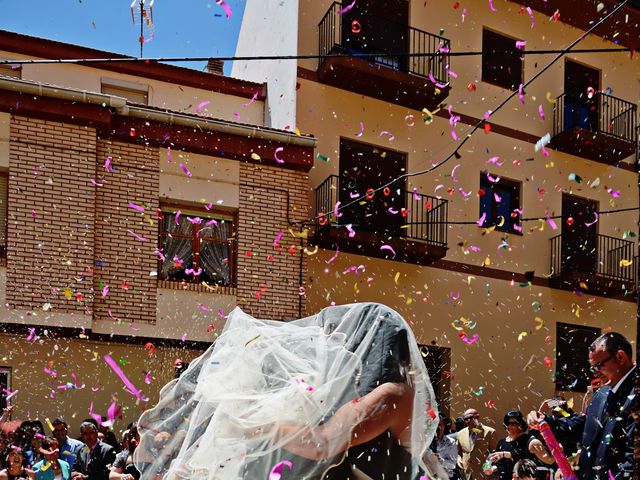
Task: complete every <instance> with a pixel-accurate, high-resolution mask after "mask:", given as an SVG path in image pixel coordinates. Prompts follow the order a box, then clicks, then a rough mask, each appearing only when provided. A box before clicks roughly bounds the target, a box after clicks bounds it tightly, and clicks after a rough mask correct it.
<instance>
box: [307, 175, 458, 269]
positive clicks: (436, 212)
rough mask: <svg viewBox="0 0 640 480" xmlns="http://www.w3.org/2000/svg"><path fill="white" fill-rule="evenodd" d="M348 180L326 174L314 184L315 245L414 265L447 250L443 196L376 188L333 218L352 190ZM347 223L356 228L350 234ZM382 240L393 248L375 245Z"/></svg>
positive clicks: (430, 260) (351, 197)
mask: <svg viewBox="0 0 640 480" xmlns="http://www.w3.org/2000/svg"><path fill="white" fill-rule="evenodd" d="M350 183H351V182H350V181H347V180H345V179H343V178H341V177H338V176H337V175H331V176H329V177H328V178H327V179H326V180H325V181H324V182H323V183H322V184H321V185H320V186H319V187H317V188H316V190H315V216H316V217H319V219H318V220H317V221H316V228H315V233H314V237H313V240H314V241H315V242H316V243H317V244H318V245H320V246H321V247H323V248H327V249H330V250H336V249H337V248H338V249H339V250H340V251H341V252H348V253H355V254H358V255H365V256H370V257H376V258H382V259H388V260H394V261H397V262H406V263H412V264H415V265H429V264H431V263H433V262H435V261H436V260H440V259H442V258H443V257H444V256H445V255H446V253H447V223H446V222H447V209H448V203H447V201H446V200H442V199H438V198H436V197H431V196H429V195H421V194H418V193H415V192H408V191H404V190H395V191H393V192H390V193H389V195H388V196H387V195H385V193H386V192H384V193H383V192H378V193H376V194H375V195H372V196H371V197H370V198H369V199H367V200H365V201H362V202H359V203H358V204H355V205H353V207H351V208H349V209H345V210H344V211H343V213H342V215H341V216H340V217H339V218H336V217H335V215H334V213H333V211H334V207H335V205H336V203H337V202H338V201H340V202H341V204H342V205H346V204H347V203H350V202H352V201H353V197H355V195H356V194H355V192H353V191H351V190H352V185H351V184H350ZM389 205H393V206H389ZM399 205H404V206H402V207H399ZM396 207H399V208H396ZM347 225H350V226H351V227H352V228H353V230H354V231H355V232H356V234H355V236H349V233H350V232H349V229H348V228H347ZM383 245H388V246H389V247H391V249H392V250H393V251H391V250H390V249H388V248H384V249H380V247H382V246H383Z"/></svg>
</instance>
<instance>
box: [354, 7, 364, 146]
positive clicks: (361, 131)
mask: <svg viewBox="0 0 640 480" xmlns="http://www.w3.org/2000/svg"><path fill="white" fill-rule="evenodd" d="M354 3H355V2H354ZM362 135H364V122H360V131H359V132H358V133H356V137H358V138H360V137H361V136H362Z"/></svg>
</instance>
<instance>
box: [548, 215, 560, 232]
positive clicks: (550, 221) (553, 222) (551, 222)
mask: <svg viewBox="0 0 640 480" xmlns="http://www.w3.org/2000/svg"><path fill="white" fill-rule="evenodd" d="M547 223H548V224H549V226H550V227H551V230H557V229H558V224H557V223H556V222H555V221H554V220H553V218H551V217H547Z"/></svg>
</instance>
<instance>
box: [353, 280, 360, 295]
mask: <svg viewBox="0 0 640 480" xmlns="http://www.w3.org/2000/svg"><path fill="white" fill-rule="evenodd" d="M353 290H354V291H355V292H356V293H360V289H359V288H358V282H356V283H354V284H353Z"/></svg>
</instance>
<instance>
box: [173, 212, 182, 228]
mask: <svg viewBox="0 0 640 480" xmlns="http://www.w3.org/2000/svg"><path fill="white" fill-rule="evenodd" d="M180 215H182V211H181V210H178V211H177V212H176V216H175V219H174V221H175V222H176V225H180Z"/></svg>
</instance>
